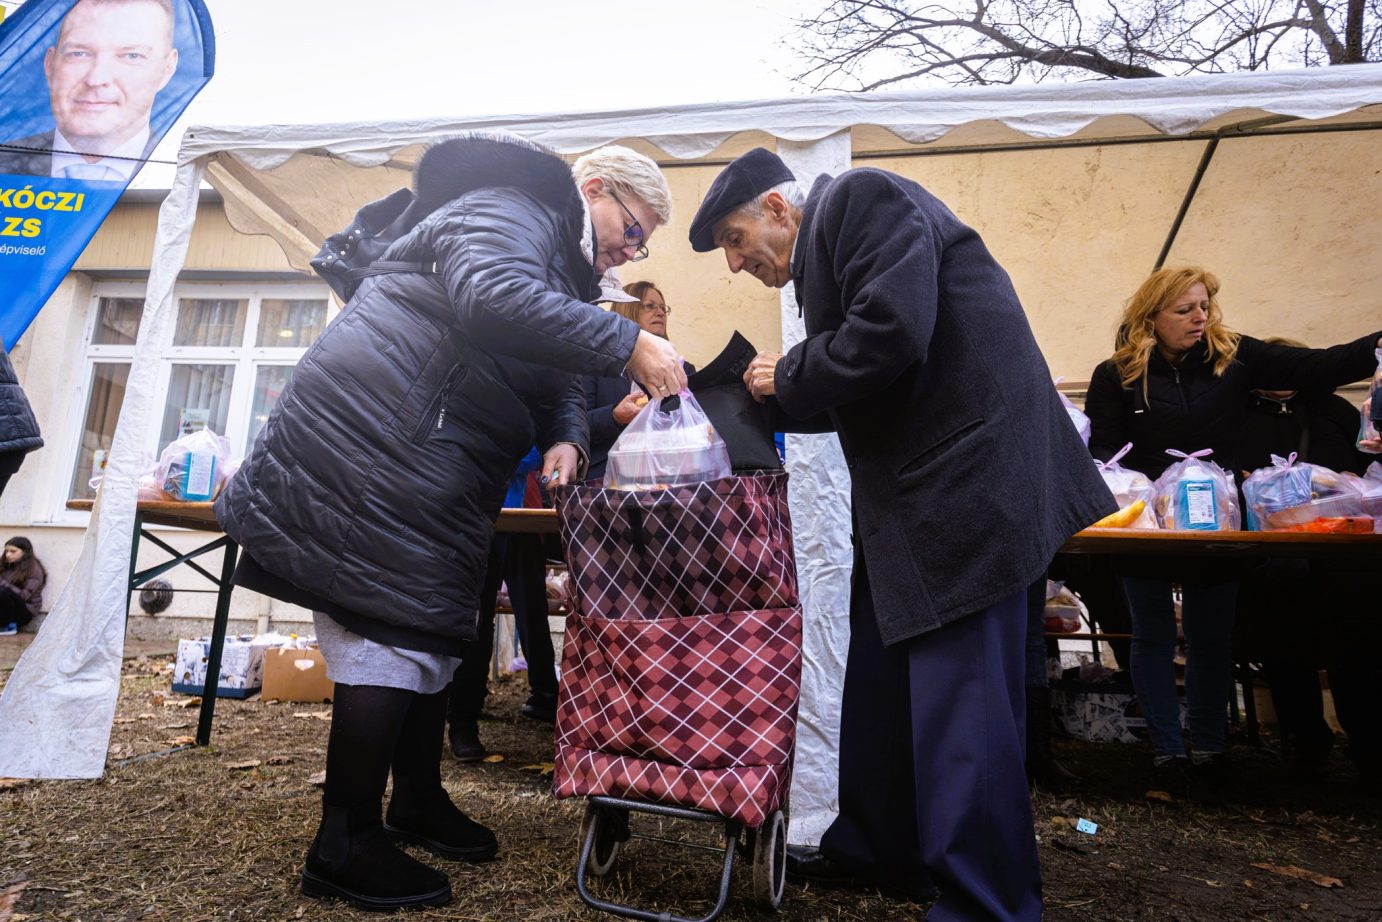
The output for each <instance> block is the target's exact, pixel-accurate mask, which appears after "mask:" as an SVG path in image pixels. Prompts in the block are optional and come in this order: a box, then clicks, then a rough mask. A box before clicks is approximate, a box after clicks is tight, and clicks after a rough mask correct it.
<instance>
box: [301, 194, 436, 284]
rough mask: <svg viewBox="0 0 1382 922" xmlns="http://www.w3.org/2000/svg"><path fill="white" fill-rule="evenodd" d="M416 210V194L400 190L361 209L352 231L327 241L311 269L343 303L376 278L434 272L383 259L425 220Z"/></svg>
mask: <svg viewBox="0 0 1382 922" xmlns="http://www.w3.org/2000/svg"><path fill="white" fill-rule="evenodd" d="M416 206H417V201H416V199H415V198H414V196H413V193H412V190H410V189H399V190H398V191H397V192H395V193H393V194H392V195H390V196H388V197H386V198H381V199H380V200H379V201H377V202H370V203H369V204H368V205H366V206H365V207H363V208H361V209H360V210H359V211H357V212H356V213H355V220H354V221H352V222H350V226H349V227H347V228H346V229H345V230H342V231H340V232H338V233H335V234H332V235H331V236H330V237H327V238H326V242H325V243H323V244H322V248H321V249H320V250H319V251H318V252H317V255H316V256H314V257H312V259H311V260H310V265H311V266H312V269H313V270H314V271H315V272H316V273H317V275H320V276H321V277H322V279H324V280H325V281H326V284H328V285H330V286H331V290H332V291H334V292H336V296H337V297H339V298H340V299H341V301H342V303H344V302H346V301H349V300H350V299H351V297H352V296H353V295H354V294H355V289H356V288H358V287H360V283H361V282H362V281H364V280H365V279H367V278H369V277H370V276H372V275H384V274H386V273H389V272H430V271H432V267H431V266H430V265H424V264H423V263H413V262H403V261H400V260H388V259H380V258H379V257H381V256H383V255H384V251H385V250H387V249H388V248H389V247H390V246H391V245H392V244H393V242H394V241H395V240H397V239H398V238H399V237H402V236H403V235H404V234H406V233H408V231H410V230H412V229H413V228H414V227H416V226H417V223H418V222H419V221H420V220H422V218H423V217H424V216H425V215H424V214H423V213H422V209H420V208H418V207H416Z"/></svg>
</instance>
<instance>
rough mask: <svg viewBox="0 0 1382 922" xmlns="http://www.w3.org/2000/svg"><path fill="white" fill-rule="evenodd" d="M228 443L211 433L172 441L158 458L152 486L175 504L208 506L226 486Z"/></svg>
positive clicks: (192, 434) (228, 458) (194, 433)
mask: <svg viewBox="0 0 1382 922" xmlns="http://www.w3.org/2000/svg"><path fill="white" fill-rule="evenodd" d="M229 460H230V440H229V439H226V438H225V437H224V436H220V435H217V434H216V433H215V432H212V431H211V430H210V429H202V430H200V431H198V432H192V433H189V434H188V435H184V436H181V437H180V438H178V439H175V440H174V441H173V442H172V443H171V444H169V446H168V447H167V448H165V449H163V453H162V454H161V455H159V458H158V473H157V474H156V475H155V482H156V483H157V484H158V485H159V486H160V487H161V488H162V489H163V492H164V493H165V494H166V496H167V498H168V499H170V500H173V501H175V502H186V503H200V502H209V501H210V500H213V499H215V498H216V495H217V494H218V493H220V492H221V487H222V486H223V485H224V484H225V482H226V471H225V469H226V462H228V461H229Z"/></svg>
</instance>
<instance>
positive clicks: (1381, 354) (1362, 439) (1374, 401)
mask: <svg viewBox="0 0 1382 922" xmlns="http://www.w3.org/2000/svg"><path fill="white" fill-rule="evenodd" d="M1359 417H1360V419H1359V424H1358V450H1359V451H1365V452H1367V453H1368V454H1370V455H1382V349H1378V350H1377V370H1376V371H1374V372H1373V373H1372V386H1371V387H1369V388H1368V399H1367V400H1364V401H1363V409H1362V410H1361V411H1360V413H1359Z"/></svg>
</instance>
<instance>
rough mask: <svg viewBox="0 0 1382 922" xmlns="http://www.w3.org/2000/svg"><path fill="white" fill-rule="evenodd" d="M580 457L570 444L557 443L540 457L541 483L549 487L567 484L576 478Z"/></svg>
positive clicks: (574, 447)
mask: <svg viewBox="0 0 1382 922" xmlns="http://www.w3.org/2000/svg"><path fill="white" fill-rule="evenodd" d="M580 465H581V455H580V453H579V452H578V451H576V446H575V445H572V444H571V443H570V442H558V443H557V444H555V445H553V446H552V447H551V448H549V449H547V454H545V455H543V456H542V482H543V483H545V484H547V485H548V486H549V487H554V486H558V485H560V484H567V483H570V482H571V479H572V478H573V477H575V476H576V470H577V468H579V467H580Z"/></svg>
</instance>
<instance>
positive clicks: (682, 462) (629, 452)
mask: <svg viewBox="0 0 1382 922" xmlns="http://www.w3.org/2000/svg"><path fill="white" fill-rule="evenodd" d="M730 474H731V469H730V466H729V451H728V450H727V449H726V448H725V443H724V440H723V439H721V438H720V436H719V433H717V432H716V431H715V427H714V426H712V425H711V424H710V419H709V418H708V417H707V416H706V415H705V412H704V411H703V410H702V409H701V405H700V404H699V403H697V402H696V398H695V397H693V396H692V395H691V392H690V391H689V390H683V391H682V392H681V393H680V394H678V395H677V396H676V397H675V398H671V397H669V398H667V399H666V400H661V401H658V400H654V401H649V403H648V405H647V406H646V407H644V408H643V409H642V410H640V411H639V412H638V415H637V416H635V417H634V418H633V420H632V421H631V422H630V423H629V424H628V425H627V426H625V427H624V431H623V432H622V433H621V434H620V435H619V438H618V439H616V440H615V442H614V445H613V446H611V447H610V450H609V461H608V463H607V464H606V466H605V481H604V485H605V488H606V489H609V490H631V491H634V490H665V489H667V488H668V487H675V486H684V485H686V484H693V483H704V482H706V481H710V480H719V479H720V478H722V477H728V476H730Z"/></svg>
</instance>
